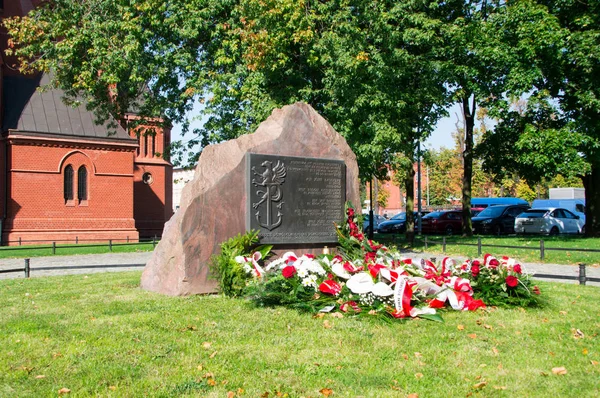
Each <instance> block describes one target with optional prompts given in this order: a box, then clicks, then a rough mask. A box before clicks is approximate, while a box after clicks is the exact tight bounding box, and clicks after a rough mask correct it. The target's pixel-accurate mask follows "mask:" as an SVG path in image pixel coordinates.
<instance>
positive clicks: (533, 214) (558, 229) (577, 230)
mask: <svg viewBox="0 0 600 398" xmlns="http://www.w3.org/2000/svg"><path fill="white" fill-rule="evenodd" d="M515 232H516V233H518V234H548V235H558V234H581V233H583V232H585V222H584V220H582V219H581V217H579V216H578V215H576V214H574V213H572V212H570V211H569V210H567V209H561V208H554V207H549V208H539V209H529V210H527V211H525V212H523V213H521V214H520V215H519V216H518V217H517V218H516V219H515Z"/></svg>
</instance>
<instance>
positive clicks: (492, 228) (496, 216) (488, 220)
mask: <svg viewBox="0 0 600 398" xmlns="http://www.w3.org/2000/svg"><path fill="white" fill-rule="evenodd" d="M527 209H529V206H524V205H498V206H490V207H486V208H485V209H484V210H482V211H481V213H479V214H478V215H477V217H473V218H472V219H471V223H472V225H473V231H474V232H475V233H478V234H495V235H501V234H512V233H514V232H515V218H517V216H518V215H519V214H521V213H523V212H524V211H525V210H527Z"/></svg>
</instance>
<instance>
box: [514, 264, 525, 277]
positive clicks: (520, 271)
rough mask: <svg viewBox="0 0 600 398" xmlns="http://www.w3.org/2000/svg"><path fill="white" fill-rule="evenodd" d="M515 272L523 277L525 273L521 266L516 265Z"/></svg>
mask: <svg viewBox="0 0 600 398" xmlns="http://www.w3.org/2000/svg"><path fill="white" fill-rule="evenodd" d="M513 271H515V272H516V273H517V274H519V275H521V273H522V272H523V270H522V269H521V264H515V266H514V267H513Z"/></svg>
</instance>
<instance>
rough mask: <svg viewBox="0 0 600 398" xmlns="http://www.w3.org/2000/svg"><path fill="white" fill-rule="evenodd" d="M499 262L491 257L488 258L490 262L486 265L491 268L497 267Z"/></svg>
mask: <svg viewBox="0 0 600 398" xmlns="http://www.w3.org/2000/svg"><path fill="white" fill-rule="evenodd" d="M499 264H500V263H499V262H498V260H496V259H495V258H492V259H491V260H490V263H489V264H488V267H490V268H492V269H494V268H498V265H499Z"/></svg>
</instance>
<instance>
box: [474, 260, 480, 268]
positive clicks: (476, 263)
mask: <svg viewBox="0 0 600 398" xmlns="http://www.w3.org/2000/svg"><path fill="white" fill-rule="evenodd" d="M472 265H476V266H478V267H479V266H480V265H481V262H480V261H479V260H473V264H472Z"/></svg>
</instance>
